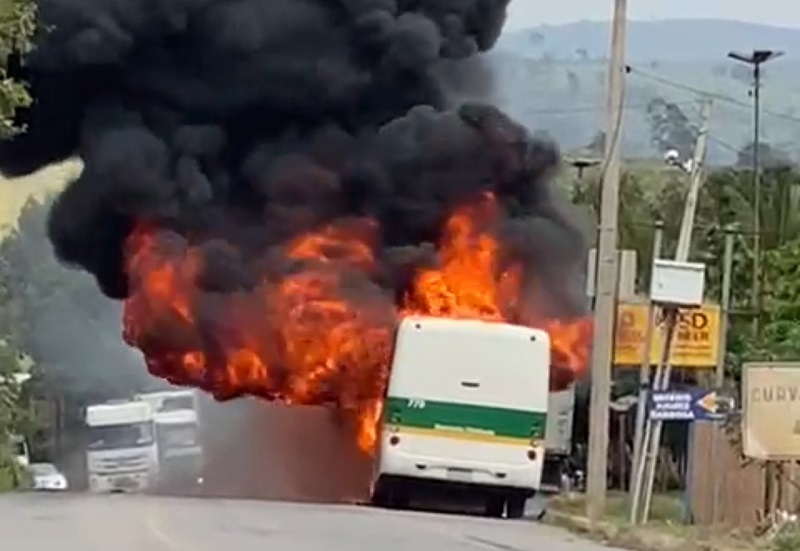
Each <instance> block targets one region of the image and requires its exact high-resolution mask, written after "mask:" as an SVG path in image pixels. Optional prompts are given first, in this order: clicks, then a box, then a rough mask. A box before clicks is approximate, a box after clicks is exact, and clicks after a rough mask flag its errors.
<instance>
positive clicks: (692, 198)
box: [634, 99, 711, 522]
mask: <svg viewBox="0 0 800 551" xmlns="http://www.w3.org/2000/svg"><path fill="white" fill-rule="evenodd" d="M700 117H701V122H700V132H699V134H698V136H697V143H696V144H695V151H694V158H693V160H692V174H691V181H690V184H689V191H688V192H687V194H686V203H685V205H684V209H683V219H682V220H681V230H680V234H679V236H678V247H677V249H676V251H675V260H677V261H678V262H686V261H687V260H688V259H689V251H690V249H691V244H692V233H693V230H694V219H695V213H696V211H697V199H698V197H699V195H700V187H701V185H702V183H703V169H704V165H705V158H706V148H707V145H708V123H709V119H710V117H711V101H710V100H708V99H705V100H704V101H703V106H702V112H701V115H700ZM665 313H666V316H665V317H666V320H665V329H664V331H665V336H664V349H663V351H662V358H661V362H660V364H659V366H658V369H657V370H656V375H655V380H654V381H653V382H654V384H653V390H654V391H663V390H666V389H667V388H669V381H670V377H671V375H672V363H671V362H670V357H671V349H672V344H673V340H674V334H675V326H676V325H677V321H678V309H677V308H675V307H671V308H669V309H666V312H665ZM662 426H663V424H662V422H661V421H649V422H648V427H647V429H649V430H647V429H646V430H645V442H644V444H643V447H642V449H643V450H645V452H644V453H645V454H644V456H643V464H644V466H645V467H646V468H645V469H644V476H645V482H644V508H643V510H642V517H641V518H642V522H647V520H648V518H649V516H650V503H651V500H652V497H653V485H654V483H655V476H656V465H657V463H658V450H659V447H660V446H661V430H662ZM648 436H650V437H651V438H648ZM648 440H649V441H648ZM634 503H636V504H637V505H638V496H634Z"/></svg>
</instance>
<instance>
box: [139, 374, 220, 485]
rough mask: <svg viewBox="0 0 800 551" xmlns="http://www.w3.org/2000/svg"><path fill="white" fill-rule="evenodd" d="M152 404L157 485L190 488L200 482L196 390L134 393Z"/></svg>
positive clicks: (200, 455) (200, 448) (201, 474)
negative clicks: (156, 447) (156, 456)
mask: <svg viewBox="0 0 800 551" xmlns="http://www.w3.org/2000/svg"><path fill="white" fill-rule="evenodd" d="M136 399H137V400H140V401H143V402H146V403H148V404H150V406H151V407H152V408H153V412H154V419H155V429H156V441H157V443H158V464H159V480H158V484H157V486H158V488H159V490H161V491H165V492H179V493H184V492H191V491H193V490H196V489H197V488H199V487H200V485H202V483H203V469H204V453H203V448H202V445H201V443H200V423H199V413H198V410H199V408H198V396H197V391H194V390H189V389H186V390H184V389H181V390H167V391H160V392H150V393H145V394H138V395H136Z"/></svg>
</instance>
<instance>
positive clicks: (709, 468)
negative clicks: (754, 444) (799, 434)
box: [691, 423, 800, 528]
mask: <svg viewBox="0 0 800 551" xmlns="http://www.w3.org/2000/svg"><path fill="white" fill-rule="evenodd" d="M692 448H693V455H692V462H693V473H692V480H691V500H692V512H693V514H694V521H695V523H696V524H699V525H704V526H709V525H714V524H718V525H719V524H721V525H729V526H736V527H741V528H752V527H755V526H756V525H758V524H760V523H761V522H762V520H763V519H764V514H765V513H764V510H765V499H766V492H767V476H766V473H765V468H764V466H765V464H764V463H761V462H755V461H753V462H749V463H747V464H745V462H744V460H743V458H742V456H741V455H740V453H739V451H738V450H737V449H735V448H734V447H733V446H732V445H731V443H730V441H729V440H728V437H727V435H726V434H725V433H724V429H723V428H722V427H720V426H719V425H716V424H713V423H697V424H696V425H695V429H694V439H693V446H692ZM780 470H781V472H782V476H780V477H779V478H778V482H777V484H776V492H775V495H776V496H777V498H776V501H777V507H778V508H780V509H785V510H789V511H791V512H796V511H797V510H798V505H800V484H799V482H800V468H798V465H797V464H796V463H791V464H783V465H782V466H781V469H780Z"/></svg>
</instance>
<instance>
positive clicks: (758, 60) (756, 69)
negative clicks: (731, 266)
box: [728, 50, 783, 330]
mask: <svg viewBox="0 0 800 551" xmlns="http://www.w3.org/2000/svg"><path fill="white" fill-rule="evenodd" d="M782 55H783V52H780V51H777V50H753V51H752V52H750V53H746V54H744V53H738V52H729V53H728V57H729V58H731V59H734V60H736V61H741V62H742V63H747V64H748V65H752V66H753V80H754V86H755V89H754V90H753V153H752V155H753V234H754V235H753V290H752V293H753V295H752V302H753V306H754V308H755V309H756V318H755V319H756V325H755V326H756V328H757V330H758V329H759V328H760V327H761V324H760V321H759V320H760V317H761V300H760V297H761V166H760V164H759V156H760V153H761V151H760V150H761V66H762V65H763V64H764V63H766V62H768V61H772V60H773V59H777V58H779V57H781V56H782Z"/></svg>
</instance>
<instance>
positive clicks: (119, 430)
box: [89, 423, 153, 450]
mask: <svg viewBox="0 0 800 551" xmlns="http://www.w3.org/2000/svg"><path fill="white" fill-rule="evenodd" d="M89 436H90V440H89V442H90V444H89V449H90V450H111V449H116V448H133V447H137V446H147V445H149V444H152V443H153V425H152V423H129V424H126V425H106V426H102V427H90V428H89Z"/></svg>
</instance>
